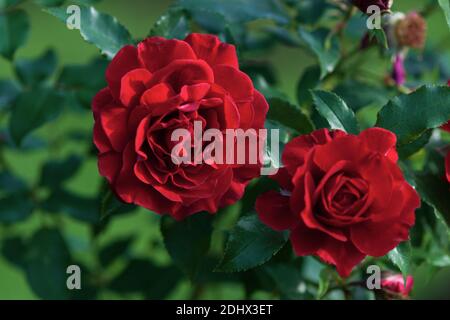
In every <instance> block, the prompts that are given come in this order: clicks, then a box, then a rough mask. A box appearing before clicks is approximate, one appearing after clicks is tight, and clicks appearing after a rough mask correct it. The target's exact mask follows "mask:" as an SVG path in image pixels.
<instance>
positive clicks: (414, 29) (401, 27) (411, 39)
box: [395, 12, 427, 49]
mask: <svg viewBox="0 0 450 320" xmlns="http://www.w3.org/2000/svg"><path fill="white" fill-rule="evenodd" d="M395 36H396V39H397V43H398V44H399V45H400V46H403V47H410V48H415V49H421V48H423V47H424V45H425V40H426V36H427V22H426V21H425V19H424V18H423V17H422V16H421V15H420V14H418V13H417V12H411V13H409V14H407V15H406V16H405V17H404V18H403V19H401V20H399V21H398V22H397V24H396V25H395Z"/></svg>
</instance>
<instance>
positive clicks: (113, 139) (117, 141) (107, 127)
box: [100, 107, 128, 152]
mask: <svg viewBox="0 0 450 320" xmlns="http://www.w3.org/2000/svg"><path fill="white" fill-rule="evenodd" d="M127 117H128V112H127V109H125V108H123V107H110V108H108V109H106V110H104V111H103V112H102V113H101V114H100V120H101V125H102V129H103V131H104V132H105V134H106V136H107V137H108V139H109V142H110V143H111V145H112V147H113V148H114V150H116V151H117V152H121V151H122V150H123V149H124V148H125V145H126V144H127V142H128V134H127Z"/></svg>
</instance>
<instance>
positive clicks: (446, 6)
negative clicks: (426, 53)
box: [438, 0, 450, 28]
mask: <svg viewBox="0 0 450 320" xmlns="http://www.w3.org/2000/svg"><path fill="white" fill-rule="evenodd" d="M438 3H439V5H440V6H441V8H442V11H444V15H445V19H446V20H447V24H448V27H449V28H450V2H449V0H438Z"/></svg>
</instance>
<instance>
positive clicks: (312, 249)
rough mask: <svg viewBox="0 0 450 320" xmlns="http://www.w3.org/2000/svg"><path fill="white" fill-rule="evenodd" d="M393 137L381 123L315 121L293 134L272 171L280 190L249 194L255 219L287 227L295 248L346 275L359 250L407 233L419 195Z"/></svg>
mask: <svg viewBox="0 0 450 320" xmlns="http://www.w3.org/2000/svg"><path fill="white" fill-rule="evenodd" d="M395 144H396V136H395V135H394V134H393V133H392V132H390V131H387V130H384V129H381V128H372V129H368V130H365V131H363V132H362V133H361V134H360V135H358V136H355V135H349V134H346V133H344V132H342V131H338V130H337V131H329V130H327V129H321V130H317V131H315V132H313V133H312V134H310V135H305V136H301V137H298V138H296V139H294V140H292V141H291V142H290V143H289V144H287V145H286V148H285V150H284V152H283V156H282V162H283V164H284V167H283V168H281V169H280V170H279V171H278V173H277V174H276V175H275V176H273V179H275V180H276V181H277V182H278V183H279V185H280V187H281V192H275V191H269V192H268V193H265V194H263V195H262V196H260V197H259V198H258V199H257V201H256V210H257V212H258V214H259V217H260V219H261V220H262V221H263V222H264V223H265V224H266V225H268V226H269V227H271V228H273V229H275V230H290V231H291V234H290V241H291V244H292V246H293V249H294V251H295V253H296V254H297V255H299V256H305V255H316V256H318V257H320V258H321V259H322V260H323V261H325V262H327V263H330V264H333V265H335V266H336V268H337V271H338V272H339V274H340V275H341V276H348V275H349V274H350V273H351V271H352V269H353V267H354V266H355V265H357V264H358V263H359V262H360V261H361V260H362V259H363V258H364V257H365V256H367V255H370V256H375V257H379V256H383V255H385V254H386V253H388V252H389V251H390V250H392V249H393V248H395V247H396V246H397V245H398V244H399V243H400V242H401V241H404V240H407V239H408V237H409V229H410V228H411V226H413V225H414V220H415V217H414V211H415V209H416V208H418V207H419V205H420V199H419V197H418V195H417V193H416V191H415V190H414V189H413V188H412V187H411V186H410V185H409V184H408V183H407V182H406V181H405V179H404V178H403V175H402V173H401V171H400V169H399V167H398V165H397V164H396V162H397V160H398V156H397V152H396V150H395Z"/></svg>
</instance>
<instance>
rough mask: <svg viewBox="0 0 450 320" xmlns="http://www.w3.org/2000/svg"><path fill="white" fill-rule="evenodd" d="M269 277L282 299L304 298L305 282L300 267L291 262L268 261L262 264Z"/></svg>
mask: <svg viewBox="0 0 450 320" xmlns="http://www.w3.org/2000/svg"><path fill="white" fill-rule="evenodd" d="M264 270H265V271H266V272H267V274H268V275H269V277H270V278H272V280H273V281H274V283H275V286H276V287H277V289H278V291H279V292H280V293H281V298H282V299H294V300H299V299H305V298H306V292H304V291H303V289H302V287H303V288H305V289H306V283H305V282H304V279H303V277H302V274H301V271H300V267H299V266H297V265H295V264H293V263H289V264H288V263H277V264H273V263H272V262H271V263H268V264H267V265H266V266H264Z"/></svg>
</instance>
